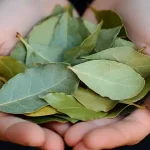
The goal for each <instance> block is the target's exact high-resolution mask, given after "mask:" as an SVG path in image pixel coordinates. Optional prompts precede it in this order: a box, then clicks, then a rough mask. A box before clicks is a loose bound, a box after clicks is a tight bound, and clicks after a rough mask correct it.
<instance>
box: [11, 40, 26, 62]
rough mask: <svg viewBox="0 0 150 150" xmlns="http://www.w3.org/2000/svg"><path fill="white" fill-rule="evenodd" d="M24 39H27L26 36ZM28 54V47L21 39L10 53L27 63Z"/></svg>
mask: <svg viewBox="0 0 150 150" xmlns="http://www.w3.org/2000/svg"><path fill="white" fill-rule="evenodd" d="M24 40H25V41H27V38H25V39H24ZM26 55H27V50H26V47H25V46H24V44H23V43H22V42H20V41H19V42H18V43H17V44H16V47H15V48H14V49H13V51H12V52H11V53H10V56H11V57H13V58H15V59H16V60H19V61H21V62H23V63H25V61H26Z"/></svg>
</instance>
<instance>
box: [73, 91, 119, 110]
mask: <svg viewBox="0 0 150 150" xmlns="http://www.w3.org/2000/svg"><path fill="white" fill-rule="evenodd" d="M74 97H75V98H76V99H77V100H78V101H79V102H80V103H81V104H82V105H84V106H85V107H86V108H87V109H91V110H94V111H97V112H99V111H104V112H108V111H110V110H111V109H112V108H114V107H115V106H116V104H117V101H112V100H110V99H109V98H106V97H102V96H100V95H98V94H96V93H94V92H93V91H91V90H90V89H84V88H78V90H77V91H75V93H74Z"/></svg>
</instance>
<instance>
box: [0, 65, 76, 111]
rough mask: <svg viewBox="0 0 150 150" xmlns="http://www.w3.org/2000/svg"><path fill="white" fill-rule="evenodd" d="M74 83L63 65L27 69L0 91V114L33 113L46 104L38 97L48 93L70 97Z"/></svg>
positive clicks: (70, 74) (74, 80)
mask: <svg viewBox="0 0 150 150" xmlns="http://www.w3.org/2000/svg"><path fill="white" fill-rule="evenodd" d="M78 82H79V81H78V79H77V77H76V75H75V74H74V73H72V71H70V70H69V69H67V65H65V64H60V63H51V64H47V65H40V66H38V67H35V68H31V69H27V70H26V71H25V72H24V73H22V74H19V75H17V76H15V77H14V78H12V79H11V80H9V81H8V83H7V84H5V85H4V86H3V87H2V89H1V90H0V111H2V112H7V113H13V114H24V113H31V112H34V111H36V110H38V109H40V108H42V107H44V106H46V105H47V103H46V102H45V101H43V100H41V99H40V98H39V96H40V95H41V94H46V93H48V92H50V91H52V92H64V93H67V94H73V93H74V91H75V90H76V88H77V86H78Z"/></svg>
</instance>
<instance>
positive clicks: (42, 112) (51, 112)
mask: <svg viewBox="0 0 150 150" xmlns="http://www.w3.org/2000/svg"><path fill="white" fill-rule="evenodd" d="M56 113H57V111H56V110H55V109H54V108H52V107H51V106H45V107H43V108H41V109H39V110H37V111H35V112H32V113H27V114H25V116H29V117H41V116H49V115H54V114H56Z"/></svg>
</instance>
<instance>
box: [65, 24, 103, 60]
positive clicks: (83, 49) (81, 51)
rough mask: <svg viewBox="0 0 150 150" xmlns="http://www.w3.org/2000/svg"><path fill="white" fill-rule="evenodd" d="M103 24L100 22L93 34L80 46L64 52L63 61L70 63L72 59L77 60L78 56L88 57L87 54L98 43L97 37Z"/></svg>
mask: <svg viewBox="0 0 150 150" xmlns="http://www.w3.org/2000/svg"><path fill="white" fill-rule="evenodd" d="M102 24H103V22H101V23H100V24H99V25H98V26H97V28H96V30H95V32H93V33H92V34H91V35H90V36H89V37H87V38H86V39H85V40H84V41H83V42H82V43H81V45H79V46H77V47H74V48H73V49H71V50H69V51H66V53H65V56H64V58H65V60H67V62H70V63H72V62H73V61H74V59H77V58H79V57H80V56H84V55H88V54H89V53H91V52H92V51H93V50H94V48H95V46H96V44H97V41H98V35H99V33H100V31H101V27H102Z"/></svg>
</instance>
